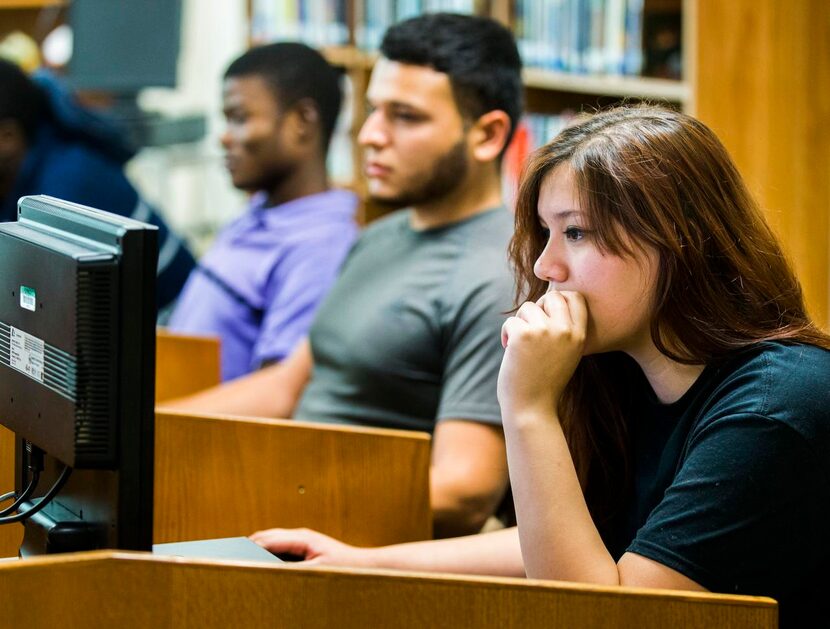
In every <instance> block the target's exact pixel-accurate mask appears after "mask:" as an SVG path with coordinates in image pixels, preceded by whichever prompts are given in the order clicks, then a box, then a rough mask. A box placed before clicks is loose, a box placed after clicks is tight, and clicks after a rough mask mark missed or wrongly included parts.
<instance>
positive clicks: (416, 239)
mask: <svg viewBox="0 0 830 629" xmlns="http://www.w3.org/2000/svg"><path fill="white" fill-rule="evenodd" d="M380 52H381V57H380V58H379V59H378V61H377V62H376V64H375V67H374V69H373V71H372V78H371V81H370V82H369V87H368V90H367V94H366V97H367V100H368V104H369V111H368V117H367V118H366V121H365V123H364V125H363V127H362V129H361V131H360V134H359V137H358V141H359V142H360V144H361V145H362V146H363V148H364V149H365V159H366V163H365V170H366V178H367V192H368V194H369V196H370V197H372V198H373V199H375V200H378V201H382V202H386V203H389V204H390V205H394V206H397V207H408V208H410V209H409V210H408V211H405V212H400V213H398V214H396V215H393V216H391V217H389V218H387V219H384V220H382V221H379V222H378V223H377V224H375V225H372V226H371V227H369V228H368V229H367V230H366V232H365V233H364V235H363V236H362V237H361V239H360V240H359V242H358V244H357V245H356V246H355V248H354V250H353V251H352V252H351V254H350V256H349V258H348V260H347V262H346V264H345V267H344V271H343V275H342V277H341V278H340V279H338V281H337V282H336V283H335V287H334V289H333V291H332V293H331V294H330V296H329V297H328V298H327V299H326V301H325V304H324V306H323V307H322V309H321V310H320V311H319V312H318V316H317V317H316V319H315V323H314V325H313V330H312V333H311V338H310V343H309V342H308V341H306V342H305V343H303V344H302V345H301V346H300V347H299V348H298V349H297V350H296V351H294V352H293V353H292V354H291V355H289V356H288V357H287V358H286V359H285V360H283V361H282V362H281V363H280V364H278V365H273V366H270V367H266V368H264V369H262V370H260V371H258V372H255V373H253V374H250V375H248V376H245V377H243V378H240V379H238V380H235V381H233V382H230V383H227V384H225V385H223V386H221V387H218V388H216V389H212V390H209V391H206V392H203V393H201V394H197V395H196V396H193V397H191V398H188V399H186V400H184V401H182V402H180V403H178V404H176V406H177V407H178V408H181V409H188V410H198V411H204V412H225V413H235V414H244V415H265V416H271V417H291V416H294V417H301V418H303V419H308V420H316V421H338V422H352V423H360V424H369V425H373V426H387V427H396V428H409V429H419V430H428V431H431V432H432V434H433V440H432V469H431V473H430V500H431V503H432V509H433V515H434V522H435V533H436V535H439V536H449V535H461V534H467V533H473V532H476V531H478V530H479V529H480V528H481V526H482V524H483V523H484V521H485V520H486V519H487V517H489V516H490V515H491V514H492V513H493V512H494V511H495V509H496V507H497V506H498V504H499V502H500V501H501V500H502V497H503V496H504V493H505V489H506V487H507V459H506V455H505V445H504V435H503V433H502V430H501V425H500V414H499V409H498V403H497V400H496V380H497V374H498V367H499V363H500V361H501V354H502V350H501V345H500V327H501V323H502V320H503V313H504V312H505V311H506V310H507V309H509V307H510V303H511V298H512V292H513V291H512V282H511V280H510V274H509V271H508V268H507V251H506V248H507V243H508V240H509V236H510V233H511V222H512V219H511V217H510V215H509V213H508V212H507V211H506V210H504V209H498V208H500V206H501V203H502V201H501V178H500V169H499V165H500V158H501V156H502V154H503V152H504V149H505V147H506V146H507V144H508V142H509V140H510V137H511V135H512V131H513V129H514V128H515V125H516V123H517V121H518V118H519V115H520V112H521V100H522V84H521V61H520V58H519V54H518V51H517V50H516V44H515V41H514V40H513V37H512V35H511V34H510V32H509V31H508V30H507V29H506V28H504V27H503V26H502V25H500V24H498V23H497V22H495V21H493V20H489V19H486V18H479V17H475V16H462V15H450V14H433V15H423V16H419V17H416V18H412V19H410V20H407V21H405V22H401V23H400V24H396V25H395V26H393V27H391V28H390V29H389V30H388V31H387V33H386V35H385V36H384V39H383V42H382V44H381V49H380ZM301 398H302V401H300V400H301ZM298 403H299V406H298Z"/></svg>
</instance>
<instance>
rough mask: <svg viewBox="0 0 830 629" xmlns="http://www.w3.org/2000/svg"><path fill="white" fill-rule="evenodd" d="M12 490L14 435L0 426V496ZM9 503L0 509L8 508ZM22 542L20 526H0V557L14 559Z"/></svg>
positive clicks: (21, 526) (5, 503)
mask: <svg viewBox="0 0 830 629" xmlns="http://www.w3.org/2000/svg"><path fill="white" fill-rule="evenodd" d="M13 489H14V433H13V432H12V431H11V430H9V429H8V428H5V427H4V426H0V494H5V493H6V492H7V491H12V490H13ZM10 504H11V501H9V502H4V503H3V504H2V505H0V507H8V506H9V505H10ZM22 541H23V525H22V524H6V525H4V526H0V557H14V556H15V555H17V550H18V549H19V548H20V542H22Z"/></svg>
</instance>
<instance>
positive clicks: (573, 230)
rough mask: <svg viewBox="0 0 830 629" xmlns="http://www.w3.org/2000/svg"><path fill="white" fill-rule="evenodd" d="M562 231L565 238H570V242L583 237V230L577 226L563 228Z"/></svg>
mask: <svg viewBox="0 0 830 629" xmlns="http://www.w3.org/2000/svg"><path fill="white" fill-rule="evenodd" d="M562 233H563V234H565V238H566V239H567V240H570V241H572V242H577V241H579V240H582V239H583V238H584V237H585V230H584V229H581V228H579V227H574V226H573V225H571V226H570V227H567V228H565V231H563V232H562Z"/></svg>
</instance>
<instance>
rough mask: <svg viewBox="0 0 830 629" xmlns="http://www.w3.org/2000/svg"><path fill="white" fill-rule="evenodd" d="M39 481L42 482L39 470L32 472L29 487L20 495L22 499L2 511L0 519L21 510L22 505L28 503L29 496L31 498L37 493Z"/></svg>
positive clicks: (0, 510) (0, 511)
mask: <svg viewBox="0 0 830 629" xmlns="http://www.w3.org/2000/svg"><path fill="white" fill-rule="evenodd" d="M39 480H40V472H38V471H37V470H35V471H33V472H32V478H31V480H30V481H29V485H28V486H27V487H26V489H24V490H23V493H22V494H20V497H19V498H18V499H17V500H15V501H14V502H13V503H12V504H10V505H9V506H8V507H6V508H5V509H0V518H2V517H4V516H7V515H9V514H10V513H14V512H15V511H17V510H18V508H20V505H22V504H23V503H24V502H26V501H27V500H28V499H29V496H31V495H32V494H33V493H35V489H37V483H38V481H39ZM11 493H12V494H13V493H14V492H11ZM0 502H2V501H0Z"/></svg>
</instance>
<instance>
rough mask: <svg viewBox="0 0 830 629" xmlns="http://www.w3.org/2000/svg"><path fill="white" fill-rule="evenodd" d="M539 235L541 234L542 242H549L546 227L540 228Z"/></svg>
mask: <svg viewBox="0 0 830 629" xmlns="http://www.w3.org/2000/svg"><path fill="white" fill-rule="evenodd" d="M539 233H541V234H542V240H545V241H548V240H550V230H549V229H548V228H547V227H540V228H539Z"/></svg>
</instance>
